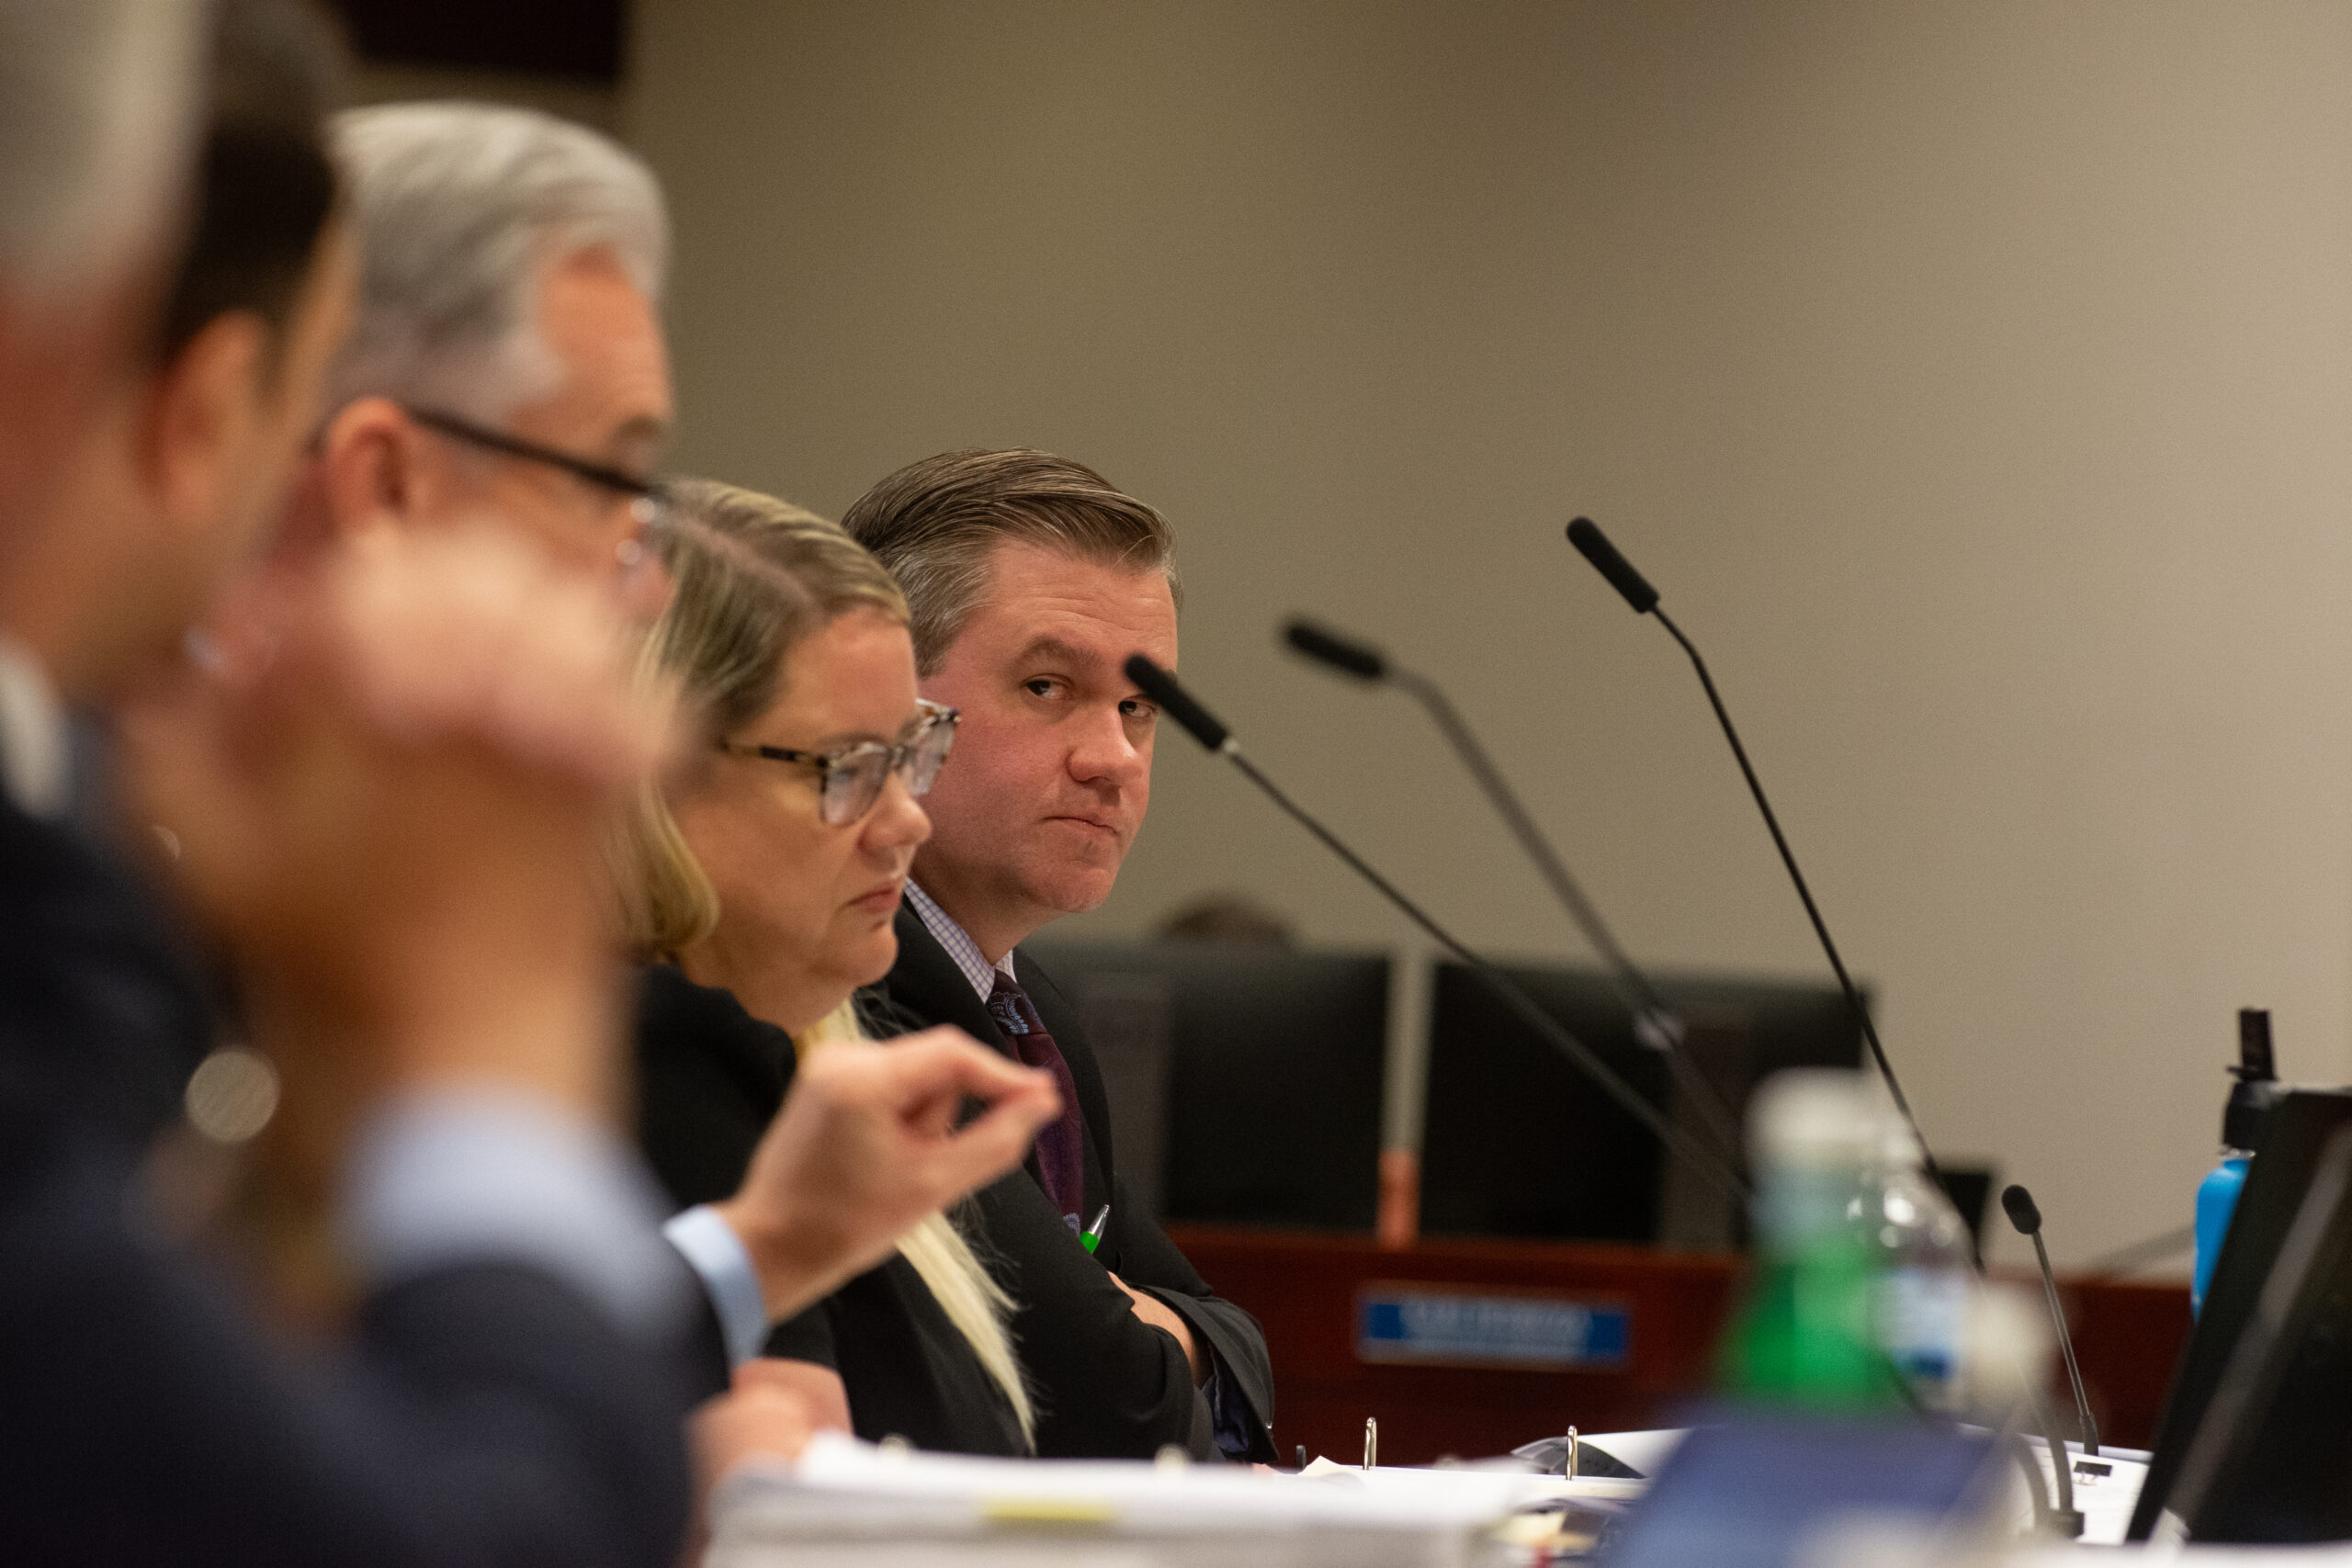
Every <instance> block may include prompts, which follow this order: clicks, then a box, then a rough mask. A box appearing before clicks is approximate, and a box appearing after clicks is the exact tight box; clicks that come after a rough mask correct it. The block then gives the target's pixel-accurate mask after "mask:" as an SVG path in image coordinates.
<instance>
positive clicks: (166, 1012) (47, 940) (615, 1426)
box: [0, 801, 689, 1568]
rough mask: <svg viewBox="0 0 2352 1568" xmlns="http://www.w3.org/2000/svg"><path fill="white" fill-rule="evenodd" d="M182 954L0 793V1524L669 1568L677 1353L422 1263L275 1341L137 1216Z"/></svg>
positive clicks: (182, 1017) (276, 1548) (360, 1552)
mask: <svg viewBox="0 0 2352 1568" xmlns="http://www.w3.org/2000/svg"><path fill="white" fill-rule="evenodd" d="M185 976H186V971H185V970H184V969H183V968H181V967H180V966H179V965H178V964H176V963H175V960H174V959H173V957H172V944H171V941H170V939H169V937H168V936H167V935H166V934H165V933H164V931H162V929H161V928H160V926H159V925H158V923H157V921H156V920H155V919H154V918H153V914H152V911H151V909H150V908H149V906H148V901H147V897H146V896H145V894H144V892H143V890H141V889H140V888H138V887H136V886H133V885H131V884H130V883H129V882H127V881H126V880H124V879H123V878H122V877H121V876H120V875H119V873H118V872H117V870H116V869H115V868H114V867H113V866H111V865H110V864H109V863H107V862H106V861H105V860H104V859H102V858H101V857H99V856H98V855H96V854H95V853H94V852H92V851H91V850H90V849H89V848H88V846H87V845H86V844H85V843H83V842H82V841H81V840H77V839H76V838H75V837H74V835H73V834H72V833H70V832H68V831H66V830H64V829H59V828H57V827H54V826H51V825H50V824H47V823H43V822H39V821H35V820H33V819H32V818H28V817H26V816H25V815H24V814H23V813H21V812H19V811H17V809H16V808H15V807H13V806H10V805H8V804H7V803H6V802H5V801H0V1542H6V1546H5V1548H0V1552H5V1555H6V1558H7V1560H8V1561H9V1562H11V1563H47V1562H60V1563H65V1562H71V1563H76V1564H81V1563H90V1562H142V1563H149V1562H153V1563H164V1562H195V1561H202V1562H254V1563H277V1562H306V1563H307V1562H337V1563H361V1564H395V1563H400V1564H407V1563H447V1562H477V1563H503V1562H511V1563H526V1562H529V1563H544V1562H573V1563H597V1564H605V1563H610V1564H621V1563H642V1564H647V1565H649V1568H652V1565H661V1568H667V1565H668V1564H670V1563H672V1562H674V1561H675V1558H676V1553H677V1550H678V1542H679V1540H680V1537H681V1535H682V1533H683V1529H684V1521H685V1517H686V1507H687V1503H688V1500H689V1499H688V1483H687V1475H686V1467H685V1456H684V1444H683V1441H682V1434H681V1426H680V1421H681V1416H682V1414H683V1409H684V1404H683V1401H682V1399H681V1398H680V1396H679V1392H678V1388H677V1382H676V1379H675V1377H674V1375H673V1368H672V1367H671V1366H670V1364H669V1363H668V1361H667V1359H665V1358H664V1357H663V1356H662V1355H661V1354H658V1353H654V1352H650V1351H649V1350H648V1349H647V1348H646V1347H645V1346H643V1345H642V1344H640V1343H638V1342H636V1341H634V1340H631V1339H629V1338H628V1337H625V1336H624V1335H623V1334H622V1333H621V1332H620V1331H619V1330H618V1329H616V1327H614V1326H613V1325H611V1323H610V1322H609V1321H608V1320H607V1319H606V1318H605V1315H604V1314H603V1313H602V1312H601V1311H600V1310H598V1309H597V1308H595V1307H594V1306H593V1305H592V1304H591V1303H588V1302H587V1301H586V1300H584V1299H582V1297H580V1296H579V1295H577V1294H576V1293H575V1292H573V1291H572V1290H571V1288H570V1287H569V1286H567V1285H565V1284H563V1283H561V1282H560V1281H558V1280H555V1279H553V1278H552V1277H550V1276H548V1275H547V1274H545V1273H543V1272H541V1271H539V1270H537V1269H530V1268H526V1267H522V1266H519V1265H504V1264H490V1263H485V1264H481V1265H475V1266H470V1267H466V1268H459V1269H444V1270H440V1271H437V1272H435V1273H432V1274H429V1275H425V1276H423V1277H419V1278H416V1279H413V1280H408V1281H407V1282H405V1283H403V1284H401V1285H399V1286H397V1287H395V1288H393V1289H390V1290H388V1291H384V1292H379V1293H378V1294H377V1295H376V1296H374V1297H373V1298H372V1299H370V1300H369V1301H368V1302H367V1303H365V1304H364V1307H363V1309H362V1311H361V1313H360V1314H359V1319H358V1322H357V1324H356V1327H355V1329H354V1331H353V1333H352V1334H351V1335H350V1337H348V1339H347V1341H345V1343H343V1344H342V1345H340V1346H339V1347H337V1348H336V1351H335V1353H334V1355H333V1356H332V1357H327V1356H323V1355H315V1354H314V1355H310V1356H304V1357H297V1356H294V1355H290V1354H288V1353H287V1351H286V1350H285V1348H283V1347H282V1346H281V1345H279V1344H277V1343H275V1342H273V1341H272V1340H271V1338H270V1337H268V1335H267V1334H266V1332H265V1331H264V1330H263V1328H262V1326H261V1325H259V1324H258V1323H257V1322H256V1321H255V1320H254V1317H253V1315H252V1314H250V1313H248V1312H246V1311H243V1310H242V1309H241V1308H240V1306H239V1304H238V1303H235V1302H234V1301H233V1300H232V1298H231V1296H230V1295H229V1293H228V1292H226V1291H225V1290H223V1289H222V1288H221V1285H220V1282H219V1281H218V1280H216V1279H215V1278H214V1277H213V1276H212V1275H211V1274H210V1273H209V1271H208V1270H206V1269H203V1268H202V1267H200V1266H199V1265H198V1264H197V1263H196V1262H194V1261H193V1260H191V1259H190V1258H186V1257H183V1256H179V1255H177V1254H175V1252H174V1251H173V1250H171V1249H170V1248H169V1247H166V1246H165V1245H164V1244H163V1243H162V1242H161V1241H159V1239H158V1237H157V1235H156V1233H155V1230H154V1227H153V1226H152V1225H151V1224H145V1223H143V1222H142V1221H141V1218H140V1216H139V1214H138V1213H137V1211H138V1209H139V1202H138V1194H139V1192H140V1190H141V1188H140V1185H139V1183H140V1175H139V1171H140V1160H141V1156H142V1155H143V1153H144V1147H145V1143H146V1137H147V1134H148V1133H149V1132H151V1131H152V1130H153V1125H154V1122H155V1117H156V1103H155V1098H154V1094H155V1089H154V1086H155V1085H157V1084H159V1083H168V1082H170V1081H172V1073H173V1072H174V1071H175V1068H174V1066H172V1065H173V1064H175V1063H177V1062H180V1061H182V1060H184V1054H185V1053H186V1051H187V1050H188V1049H189V1048H190V1039H189V1037H187V1035H185V1034H183V1033H182V1031H184V1030H190V1029H193V1030H196V1031H197V1032H198V1035H199V1036H200V1035H201V1034H202V1033H204V1032H205V1031H204V1030H203V1029H202V1027H201V1025H200V1022H199V1021H198V1020H197V1019H196V1017H195V1015H193V1014H191V1013H189V1012H188V1011H187V1010H186V1008H187V997H188V993H187V990H186V989H185V988H184V985H185ZM173 998H177V999H173Z"/></svg>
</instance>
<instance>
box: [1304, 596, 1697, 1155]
mask: <svg viewBox="0 0 2352 1568" xmlns="http://www.w3.org/2000/svg"><path fill="white" fill-rule="evenodd" d="M1283 640H1285V641H1286V642H1288V643H1289V644H1290V646H1291V647H1292V649H1295V651H1297V652H1299V653H1302V654H1305V655H1306V657H1307V658H1309V659H1312V660H1316V661H1317V663H1319V664H1323V665H1327V666H1329V668H1331V669H1333V670H1337V671H1340V672H1341V673H1343V674H1347V675H1352V676H1354V677H1356V678H1357V679H1359V680H1363V681H1372V682H1385V683H1386V684H1389V685H1394V686H1399V687H1402V688H1403V689H1404V690H1405V692H1406V693H1407V694H1409V695H1410V696H1411V697H1412V698H1413V699H1414V700H1415V701H1417V702H1419V704H1420V705H1421V706H1422V707H1423V708H1425V709H1427V710H1428V712H1429V716H1430V718H1431V719H1432V720H1434V721H1435V723H1436V725H1437V728H1438V731H1439V733H1440V734H1442V735H1443V736H1444V737H1445V739H1446V743H1447V744H1448V745H1450V746H1452V747H1453V752H1454V755H1455V756H1457V757H1459V758H1461V759H1462V764H1463V766H1464V767H1465V768H1467V769H1469V770H1470V776H1471V777H1472V778H1474V779H1476V781H1477V784H1478V787H1479V789H1480V790H1482V791H1483V792H1485V794H1486V796H1487V800H1488V802H1489V803H1491V804H1492V805H1493V807H1494V808H1495V811H1496V814H1497V815H1498V816H1499V817H1501V818H1502V819H1503V824H1504V826H1506V827H1507V828H1509V829H1510V833H1511V836H1512V837H1513V838H1515V839H1517V840H1519V847H1520V849H1521V851H1522V852H1524V853H1525V854H1526V856H1527V858H1528V859H1529V860H1530V861H1531V862H1532V863H1534V865H1535V868H1536V870H1537V871H1538V872H1539V873H1541V874H1542V875H1543V877H1544V881H1545V882H1546V883H1547V884H1549V885H1550V886H1551V889H1552V893H1553V896H1554V897H1556V898H1558V899H1559V901H1560V903H1561V904H1562V905H1563V906H1564V907H1566V909H1567V911H1568V914H1569V917H1570V918H1571V919H1574V920H1575V921H1576V923H1577V929H1578V930H1580V931H1583V932H1584V937H1585V940H1586V941H1587V942H1590V943H1591V944H1592V947H1593V951H1594V952H1596V953H1599V954H1600V958H1601V961H1602V962H1603V963H1605V964H1608V965H1609V968H1610V971H1611V974H1612V975H1613V976H1615V978H1616V981H1617V989H1618V992H1619V994H1620V995H1621V996H1622V997H1623V998H1624V1001H1625V1005H1626V1007H1627V1008H1628V1010H1631V1012H1632V1013H1633V1015H1634V1034H1635V1036H1636V1037H1637V1038H1639V1039H1640V1040H1641V1041H1642V1043H1644V1044H1646V1045H1648V1046H1650V1047H1651V1048H1652V1049H1654V1050H1657V1051H1660V1052H1663V1053H1664V1054H1665V1055H1666V1058H1667V1065H1668V1068H1669V1069H1670V1070H1671V1071H1672V1072H1673V1073H1674V1075H1675V1077H1676V1079H1677V1080H1678V1081H1679V1083H1680V1084H1681V1086H1682V1090H1683V1093H1684V1094H1685V1095H1686V1096H1688V1097H1689V1099H1690V1101H1691V1105H1692V1107H1693V1109H1695V1110H1696V1111H1698V1113H1699V1115H1700V1116H1701V1118H1702V1120H1704V1121H1705V1122H1707V1124H1708V1128H1709V1130H1710V1131H1711V1132H1712V1133H1713V1134H1714V1136H1715V1137H1716V1139H1717V1140H1718V1141H1719V1142H1720V1143H1721V1144H1722V1145H1723V1146H1724V1148H1725V1149H1727V1150H1729V1151H1731V1152H1732V1156H1733V1158H1734V1159H1735V1160H1736V1158H1737V1151H1738V1148H1739V1134H1738V1131H1737V1129H1736V1127H1735V1126H1734V1125H1733V1122H1732V1116H1731V1111H1730V1110H1729V1109H1728V1108H1727V1107H1726V1106H1724V1102H1723V1097H1722V1096H1721V1095H1719V1094H1718V1093H1717V1092H1716V1091H1715V1089H1714V1087H1713V1085H1712V1084H1710V1083H1709V1082H1708V1081H1707V1079H1706V1077H1705V1075H1704V1074H1703V1073H1702V1072H1701V1071H1700V1070H1699V1067H1698V1065H1697V1064H1696V1063H1694V1062H1692V1061H1691V1059H1690V1054H1689V1053H1688V1052H1687V1051H1686V1050H1685V1049H1684V1047H1683V1040H1684V1038H1685V1034H1686V1032H1685V1030H1684V1028H1683V1024H1682V1020H1681V1019H1680V1018H1679V1016H1678V1015H1677V1014H1676V1013H1675V1011H1674V1010H1673V1009H1672V1008H1671V1007H1669V1006H1668V1003H1667V1000H1666V998H1664V997H1663V996H1661V995H1659V994H1658V989H1657V987H1656V986H1654V985H1652V984H1651V983H1650V978H1649V976H1646V975H1645V974H1643V973H1642V971H1641V969H1640V968H1639V967H1638V966H1637V965H1635V964H1634V961H1633V959H1632V958H1631V957H1629V956H1628V955H1627V954H1626V952H1625V950H1624V948H1623V947H1622V946H1620V945H1619V944H1618V942H1617V938H1616V934H1615V933H1614V932H1612V931H1610V929H1609V926H1608V923H1607V922H1606V921H1604V920H1603V919H1601V918H1600V910H1599V909H1598V908H1594V907H1593V903H1592V900H1591V899H1589V898H1588V897H1585V892H1584V889H1583V888H1582V887H1580V886H1577V879H1576V878H1575V877H1574V876H1572V875H1570V874H1569V873H1568V868H1567V866H1566V864H1565V863H1562V861H1561V859H1560V856H1559V852H1557V851H1556V850H1555V849H1554V848H1553V847H1552V842H1551V840H1549V839H1547V838H1545V837H1544V830H1543V829H1541V828H1539V827H1537V826H1536V825H1535V819H1534V818H1532V816H1530V815H1529V814H1528V811H1527V808H1526V807H1525V806H1523V805H1521V802H1520V799H1519V796H1518V795H1517V794H1516V793H1515V792H1514V791H1513V790H1512V789H1511V787H1510V783H1509V782H1508V781H1507V780H1505V779H1504V777H1503V775H1502V770H1501V769H1499V768H1498V767H1496V766H1495V762H1494V759H1493V758H1491V757H1489V756H1488V755H1487V749H1486V748H1485V747H1484V746H1482V745H1480V744H1479V743H1478V738H1477V737H1476V735H1474V734H1473V733H1471V730H1470V727H1469V725H1468V724H1467V723H1465V722H1464V720H1463V717H1462V715H1461V714H1460V712H1459V711H1457V710H1456V709H1455V707H1454V705H1453V702H1452V701H1451V700H1450V699H1449V698H1448V697H1447V696H1446V694H1445V693H1444V692H1443V691H1442V690H1441V689H1440V688H1439V686H1438V684H1437V682H1434V681H1432V680H1430V678H1429V677H1428V676H1426V675H1423V674H1421V673H1419V671H1414V670H1410V669H1408V668H1407V667H1406V666H1404V665H1402V664H1399V663H1397V661H1396V660H1392V659H1390V658H1389V657H1388V656H1387V655H1386V654H1385V653H1383V652H1381V651H1380V650H1379V649H1375V648H1371V647H1368V646H1366V645H1365V644H1363V643H1362V642H1358V641H1357V640H1355V639H1354V638H1352V637H1342V636H1341V635H1340V634H1339V633H1338V632H1335V631H1332V630H1330V629H1329V628H1328V627H1324V626H1316V625H1314V624H1313V623H1312V622H1309V621H1305V620H1293V621H1291V622H1290V623H1289V624H1288V625H1287V626H1284V627H1283Z"/></svg>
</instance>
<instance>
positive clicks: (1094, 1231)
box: [1078, 1203, 1111, 1253]
mask: <svg viewBox="0 0 2352 1568" xmlns="http://www.w3.org/2000/svg"><path fill="white" fill-rule="evenodd" d="M1110 1224H1111V1205H1110V1204H1108V1203H1105V1204H1103V1212H1102V1213H1099V1214H1097V1215H1095V1216H1094V1223H1093V1224H1091V1225H1089V1226H1087V1227H1086V1229H1085V1231H1084V1233H1083V1234H1081V1235H1080V1236H1079V1238H1078V1245H1079V1246H1080V1247H1084V1248H1086V1250H1087V1251H1088V1252H1089V1253H1091V1252H1092V1251H1093V1250H1094V1249H1095V1248H1096V1247H1100V1246H1102V1245H1103V1231H1104V1230H1106V1229H1108V1228H1109V1226H1110Z"/></svg>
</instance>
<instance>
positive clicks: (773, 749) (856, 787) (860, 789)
mask: <svg viewBox="0 0 2352 1568" xmlns="http://www.w3.org/2000/svg"><path fill="white" fill-rule="evenodd" d="M921 707H922V715H921V716H919V717H918V718H916V720H915V721H914V723H913V725H911V726H910V728H909V731H908V734H907V737H906V739H903V740H900V741H899V743H898V744H897V745H895V746H885V745H883V744H882V743H881V742H880V741H878V740H862V741H860V742H858V743H857V744H856V745H854V746H845V747H843V748H842V749H841V750H838V751H795V750H791V749H790V748H788V747H784V746H752V745H746V744H743V743H742V742H740V741H730V740H721V741H720V742H719V743H718V749H719V750H721V751H724V752H726V753H727V754H728V755H729V756H730V757H763V758H765V759H767V760H768V761H772V762H797V763H802V764H804V765H806V766H809V767H812V768H814V769H816V770H817V815H818V817H819V818H820V820H822V821H823V822H824V823H825V824H826V826H828V827H832V828H846V827H848V826H849V825H850V824H851V823H853V822H860V821H863V820H865V814H866V813H867V812H869V811H871V810H873V809H874V803H875V802H876V801H877V800H879V799H881V798H882V786H883V784H885V783H886V782H888V779H889V777H890V775H891V774H892V773H897V774H898V775H899V782H900V783H902V784H905V785H906V786H907V793H908V794H909V795H924V794H926V793H928V792H929V791H930V789H931V784H932V781H933V779H936V778H937V777H938V776H939V766H940V764H941V763H943V762H944V761H947V751H948V748H950V747H952V746H954V745H955V744H956V719H957V718H958V717H959V716H960V715H958V714H957V713H956V710H955V709H954V708H951V707H948V706H945V705H943V704H940V703H934V702H931V701H929V700H928V699H925V700H922V703H921Z"/></svg>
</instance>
